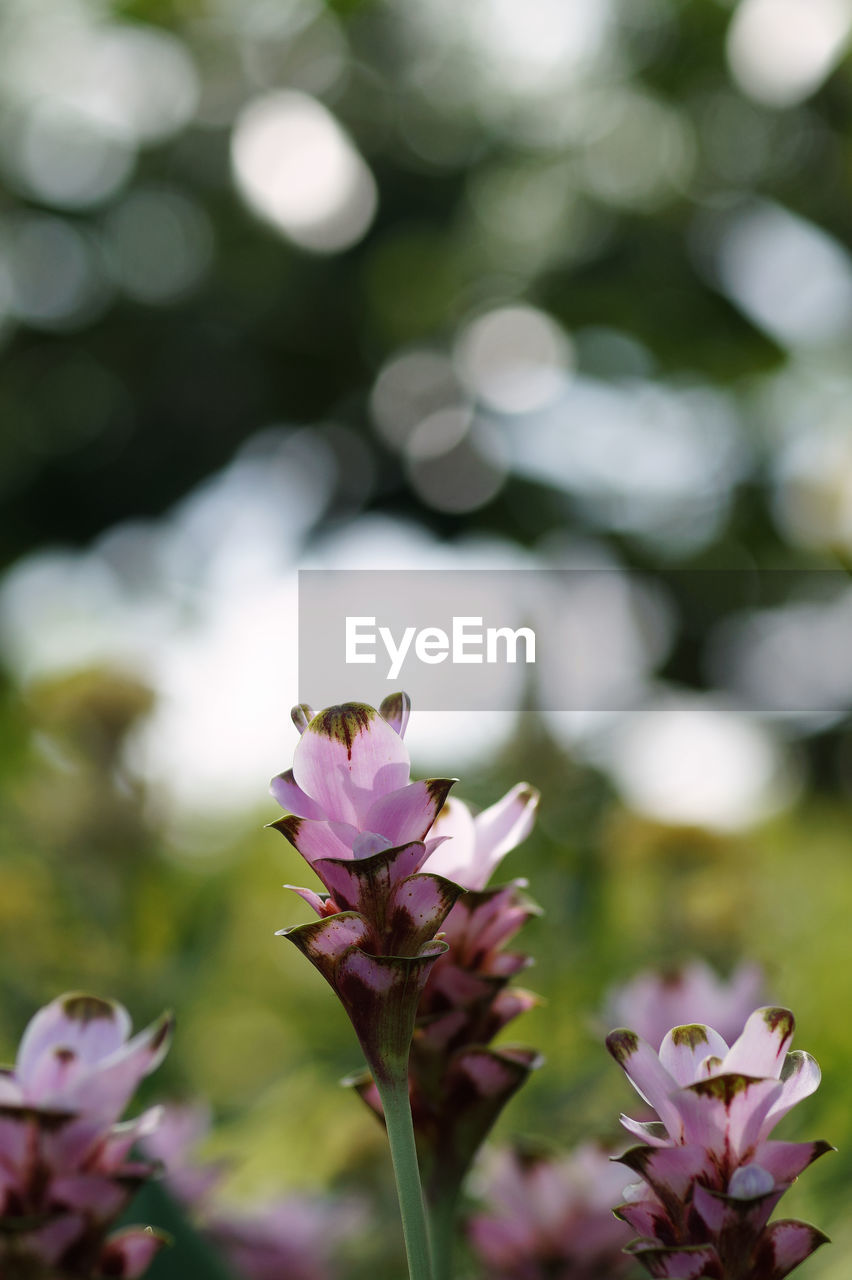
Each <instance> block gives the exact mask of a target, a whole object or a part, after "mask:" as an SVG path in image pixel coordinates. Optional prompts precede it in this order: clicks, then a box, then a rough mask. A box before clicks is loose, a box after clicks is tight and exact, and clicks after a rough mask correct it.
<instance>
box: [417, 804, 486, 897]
mask: <svg viewBox="0 0 852 1280" xmlns="http://www.w3.org/2000/svg"><path fill="white" fill-rule="evenodd" d="M432 835H433V837H438V838H440V839H441V840H442V841H443V843H442V845H441V848H440V849H439V850H438V849H437V848H436V851H435V852H430V855H429V870H430V871H432V872H434V873H435V874H437V875H439V876H445V877H446V878H447V880H455V882H456V884H461V885H463V886H464V887H465V888H466V889H469V888H471V887H472V886H471V885H469V884H468V883H467V881H466V879H465V875H466V873H467V872H468V871H469V870H470V868H471V866H472V865H473V860H474V853H475V850H476V828H475V827H474V822H473V814H472V813H471V812H470V809H468V807H467V805H466V804H464V802H463V801H461V800H457V799H456V798H455V797H454V796H451V797H450V798H448V799H447V801H446V802H445V804H444V807H443V809H441V811H440V813H439V814H438V816H437V818H436V819H435V823H434V825H433V827H432Z"/></svg>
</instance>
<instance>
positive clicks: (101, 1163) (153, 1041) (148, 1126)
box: [0, 994, 171, 1280]
mask: <svg viewBox="0 0 852 1280" xmlns="http://www.w3.org/2000/svg"><path fill="white" fill-rule="evenodd" d="M170 1034H171V1019H170V1018H169V1017H163V1018H161V1019H160V1020H159V1022H157V1023H155V1024H153V1025H152V1026H151V1027H149V1028H148V1029H147V1030H145V1031H142V1032H140V1033H139V1034H138V1035H137V1036H134V1037H133V1038H129V1037H130V1019H129V1017H128V1015H127V1012H126V1010H125V1009H123V1008H122V1007H121V1005H118V1004H114V1003H112V1002H111V1001H107V1000H100V999H98V998H97V997H95V996H87V995H79V994H72V995H67V996H61V997H60V998H59V999H58V1000H54V1001H53V1003H52V1004H49V1005H47V1006H46V1007H45V1008H44V1009H41V1010H40V1011H39V1012H38V1013H37V1014H36V1015H35V1017H34V1018H33V1019H32V1021H31V1022H30V1024H29V1026H28V1027H27V1029H26V1031H25V1032H24V1036H23V1039H22V1040H21V1044H20V1048H19V1050H18V1057H17V1062H16V1064H15V1066H14V1067H13V1068H11V1069H9V1070H7V1071H6V1072H5V1073H4V1074H3V1075H2V1076H0V1219H2V1223H3V1227H4V1228H5V1229H4V1230H3V1231H2V1232H0V1264H2V1265H0V1274H2V1276H3V1280H14V1278H15V1277H17V1276H18V1275H20V1276H21V1277H23V1276H26V1277H30V1276H32V1275H38V1274H39V1272H38V1268H39V1267H41V1268H43V1269H44V1270H45V1271H47V1269H50V1271H51V1274H60V1275H62V1276H69V1277H70V1276H80V1277H84V1276H85V1277H91V1276H100V1275H111V1276H125V1277H135V1276H141V1275H142V1274H143V1272H144V1271H145V1270H146V1269H147V1267H148V1263H149V1262H150V1261H151V1259H152V1257H153V1256H154V1254H155V1253H156V1252H157V1250H158V1249H159V1248H160V1247H161V1245H162V1237H158V1236H156V1235H155V1234H153V1233H151V1232H149V1231H144V1230H142V1229H141V1228H131V1229H128V1230H125V1231H123V1232H120V1233H118V1234H117V1235H114V1236H111V1237H109V1238H106V1239H105V1233H106V1231H107V1229H108V1227H109V1225H110V1224H111V1223H112V1222H113V1221H114V1220H115V1219H116V1217H117V1216H118V1215H119V1214H120V1213H121V1211H122V1210H123V1209H124V1207H125V1206H126V1204H127V1203H128V1202H129V1200H130V1198H131V1196H132V1194H133V1193H134V1191H135V1190H136V1189H137V1188H138V1186H139V1185H140V1184H141V1183H142V1182H143V1181H144V1180H145V1179H146V1178H147V1177H149V1176H150V1174H151V1172H152V1167H151V1166H150V1165H147V1164H144V1163H139V1162H133V1161H129V1160H128V1158H127V1157H128V1155H129V1153H130V1149H131V1147H132V1146H133V1144H134V1142H135V1141H136V1140H137V1139H138V1138H140V1137H142V1136H143V1135H144V1134H145V1133H147V1132H150V1131H151V1130H152V1129H153V1128H154V1127H155V1126H156V1124H157V1122H158V1119H159V1111H158V1109H154V1110H151V1111H147V1112H144V1113H143V1114H142V1115H140V1116H139V1117H138V1118H137V1119H136V1120H133V1121H130V1122H128V1123H125V1124H119V1123H118V1121H119V1118H120V1116H121V1114H122V1112H123V1111H124V1108H125V1107H126V1105H127V1103H128V1101H129V1100H130V1097H131V1095H132V1094H133V1092H134V1090H135V1089H136V1086H137V1085H138V1083H139V1081H140V1080H141V1079H142V1078H143V1076H146V1075H148V1074H149V1073H150V1072H151V1071H153V1070H154V1069H155V1067H156V1066H157V1065H158V1064H159V1063H160V1062H161V1061H162V1058H163V1056H164V1054H165V1053H166V1049H167V1048H168V1042H169V1038H170ZM16 1224H20V1229H16Z"/></svg>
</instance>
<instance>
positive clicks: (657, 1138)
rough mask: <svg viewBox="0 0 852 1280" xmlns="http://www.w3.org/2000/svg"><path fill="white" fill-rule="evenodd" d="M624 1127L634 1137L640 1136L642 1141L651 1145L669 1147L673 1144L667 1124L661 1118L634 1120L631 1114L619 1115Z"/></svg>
mask: <svg viewBox="0 0 852 1280" xmlns="http://www.w3.org/2000/svg"><path fill="white" fill-rule="evenodd" d="M618 1118H619V1120H620V1121H621V1123H622V1125H623V1126H624V1128H625V1129H626V1130H627V1132H628V1133H632V1134H633V1136H634V1138H640V1139H641V1140H642V1142H647V1143H648V1146H649V1147H668V1146H671V1138H669V1136H668V1133H667V1131H666V1126H665V1125H664V1124H662V1123H661V1122H660V1121H659V1120H648V1121H645V1120H632V1119H631V1118H630V1116H625V1115H622V1116H619V1117H618Z"/></svg>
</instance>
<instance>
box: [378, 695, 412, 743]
mask: <svg viewBox="0 0 852 1280" xmlns="http://www.w3.org/2000/svg"><path fill="white" fill-rule="evenodd" d="M379 715H380V716H381V717H382V719H384V720H387V722H388V724H389V725H390V727H391V728H392V729H393V730H394V732H395V733H398V734H399V736H400V737H401V738H404V737H405V730H406V728H407V727H408V717H409V716H410V715H411V699H410V698H409V696H408V694H407V693H392V694H390V695H389V696H388V697H387V698H384V699H383V700H382V703H381V705H380V707H379Z"/></svg>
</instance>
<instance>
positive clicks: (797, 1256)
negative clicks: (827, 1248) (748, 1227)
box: [754, 1218, 829, 1280]
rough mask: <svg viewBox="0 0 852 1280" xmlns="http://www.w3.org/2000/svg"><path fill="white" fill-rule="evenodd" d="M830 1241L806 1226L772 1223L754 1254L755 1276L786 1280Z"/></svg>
mask: <svg viewBox="0 0 852 1280" xmlns="http://www.w3.org/2000/svg"><path fill="white" fill-rule="evenodd" d="M828 1243H829V1239H828V1236H827V1235H824V1234H823V1232H822V1231H818V1230H817V1228H816V1227H812V1226H809V1225H808V1223H806V1222H792V1221H790V1220H789V1219H783V1218H782V1219H780V1220H779V1221H778V1222H771V1223H770V1224H769V1226H768V1227H767V1228H766V1230H765V1231H764V1233H763V1235H762V1237H761V1240H760V1244H759V1245H758V1247H757V1249H756V1251H755V1259H754V1275H758V1276H760V1277H761V1280H762V1277H764V1276H766V1280H784V1276H787V1275H789V1274H790V1272H791V1271H793V1270H795V1268H796V1267H798V1266H799V1264H800V1263H801V1262H804V1261H805V1258H809V1257H810V1256H811V1254H812V1253H815V1252H816V1250H817V1249H818V1248H819V1247H820V1245H823V1244H828Z"/></svg>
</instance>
